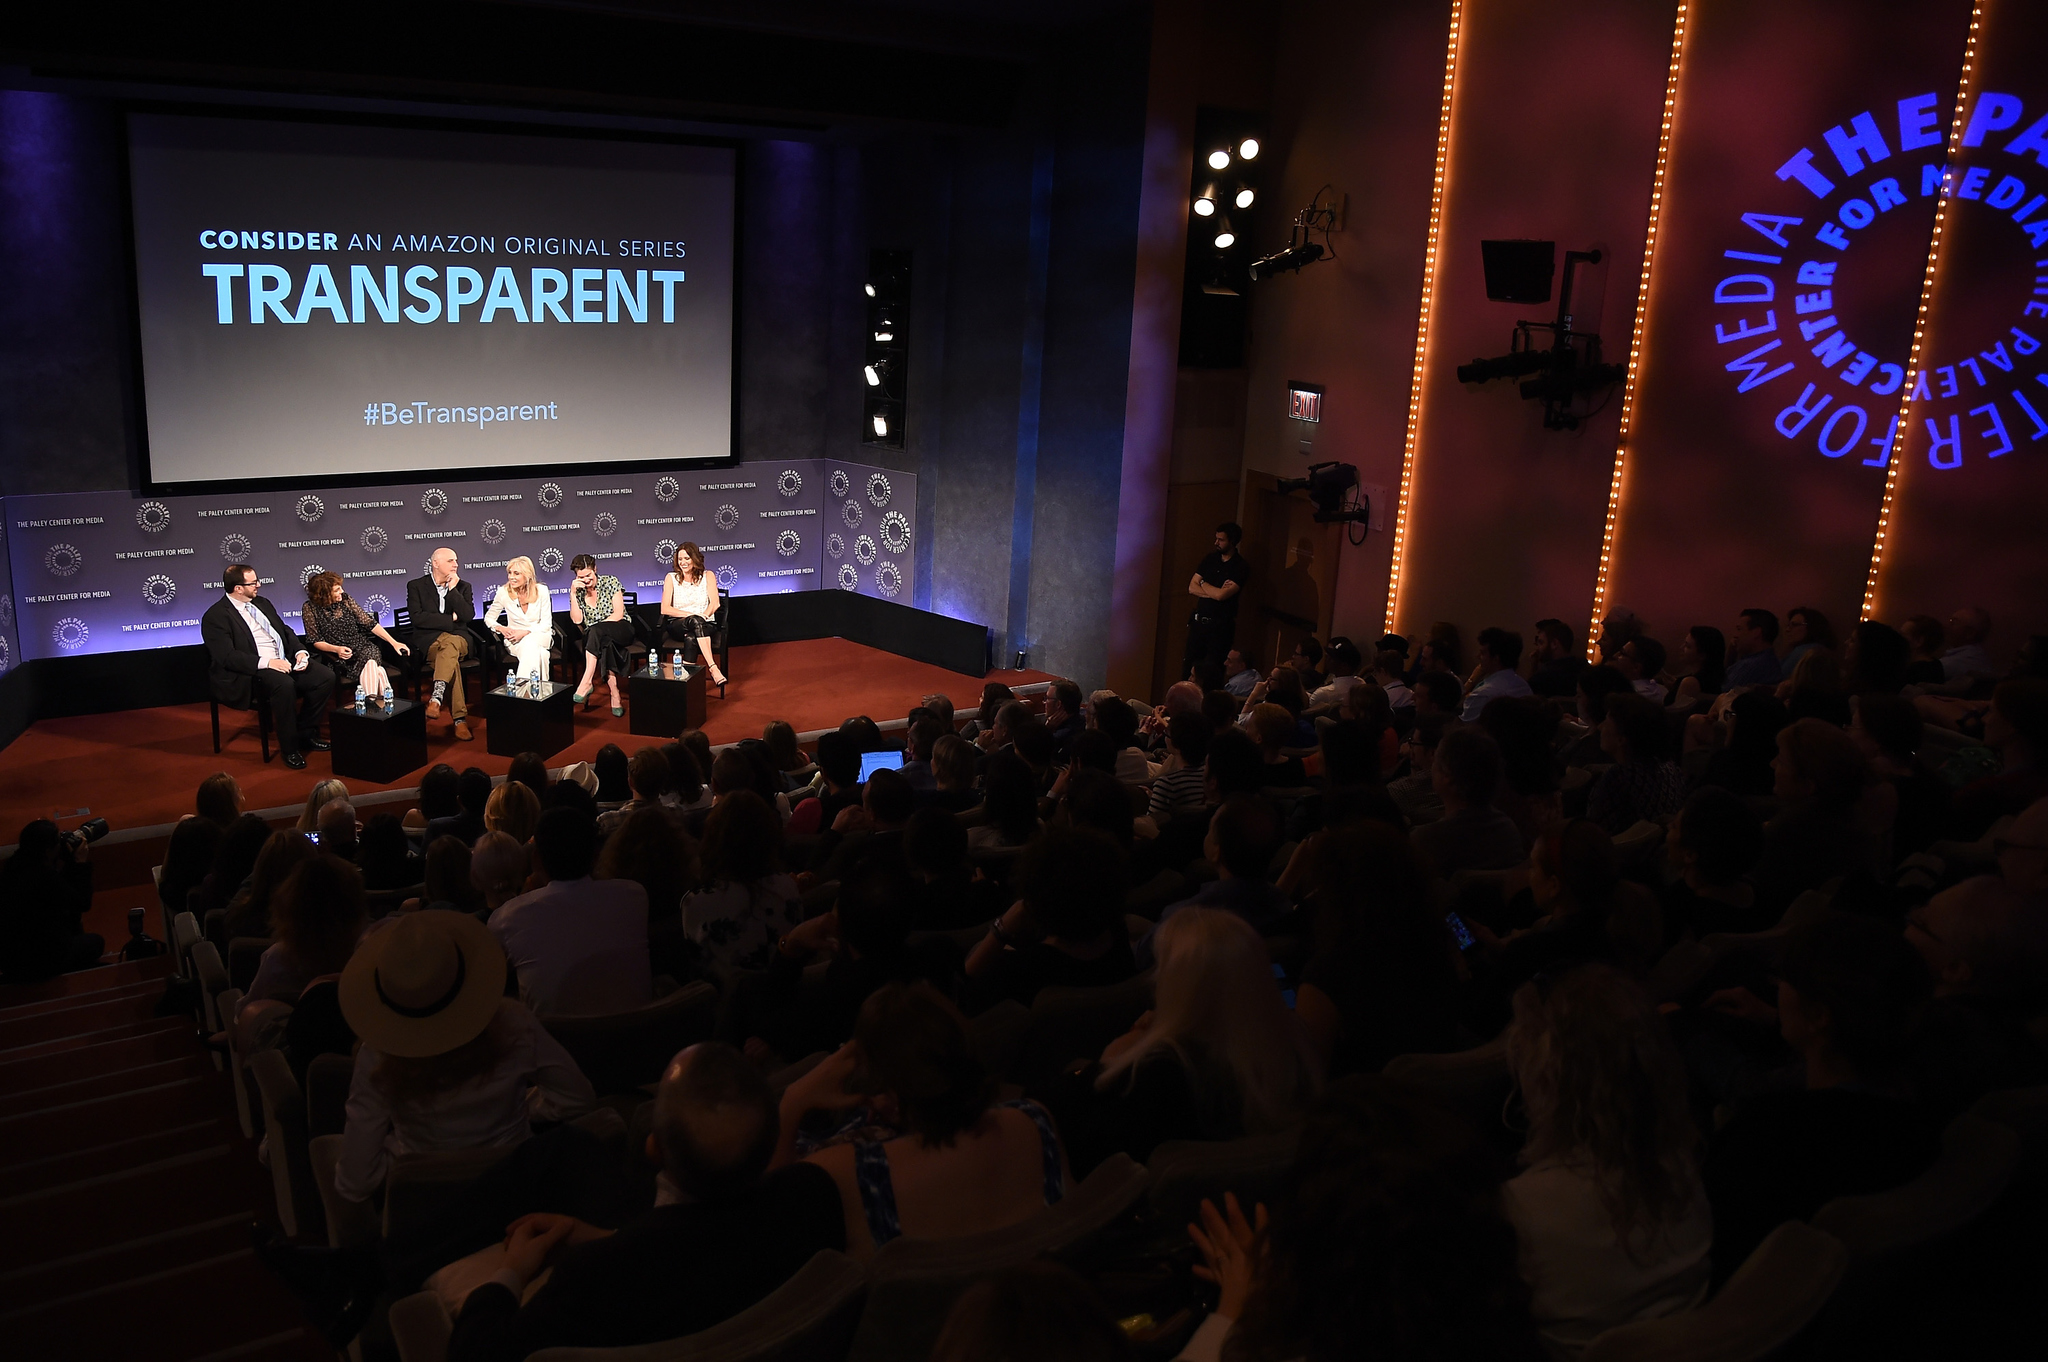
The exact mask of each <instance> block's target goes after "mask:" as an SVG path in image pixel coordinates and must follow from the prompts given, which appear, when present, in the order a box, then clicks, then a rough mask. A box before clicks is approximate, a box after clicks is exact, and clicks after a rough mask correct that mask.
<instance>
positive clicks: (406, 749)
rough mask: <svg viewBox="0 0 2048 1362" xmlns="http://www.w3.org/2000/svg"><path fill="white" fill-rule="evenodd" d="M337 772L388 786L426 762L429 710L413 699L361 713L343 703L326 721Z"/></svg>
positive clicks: (396, 701) (398, 701)
mask: <svg viewBox="0 0 2048 1362" xmlns="http://www.w3.org/2000/svg"><path fill="white" fill-rule="evenodd" d="M327 731H328V740H329V741H330V742H332V743H333V744H334V751H333V753H332V756H333V759H334V774H336V775H338V776H353V777H355V778H356V779H357V780H369V781H374V782H376V783H377V784H379V785H389V784H390V783H391V782H392V781H394V780H397V779H398V778H399V777H400V776H403V775H405V774H407V773H408V772H411V771H417V770H419V769H420V768H421V767H422V766H425V765H426V764H427V710H426V706H424V705H421V704H418V703H416V702H414V701H412V700H393V701H392V702H391V708H390V709H368V710H365V711H364V712H363V713H361V714H358V713H356V712H355V710H353V709H351V708H348V707H346V706H344V707H343V708H341V709H337V710H335V711H334V713H333V714H332V715H330V716H329V718H328V720H327Z"/></svg>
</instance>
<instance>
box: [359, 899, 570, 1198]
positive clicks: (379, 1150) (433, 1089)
mask: <svg viewBox="0 0 2048 1362" xmlns="http://www.w3.org/2000/svg"><path fill="white" fill-rule="evenodd" d="M507 968H508V966H507V965H506V962H505V953H504V951H503V950H501V949H500V948H499V946H498V943H497V942H496V940H494V939H493V938H492V935H491V933H490V931H489V930H488V929H487V928H486V927H485V926H484V925H483V924H482V923H480V922H478V921H477V920H476V919H475V918H473V917H470V916H468V915H467V914H465V913H439V912H421V913H407V914H406V915H404V916H403V917H400V918H399V919H398V920H397V921H396V922H394V923H393V924H392V925H391V926H390V927H388V928H386V929H385V930H383V931H381V932H374V933H372V934H371V935H370V936H369V937H367V938H366V939H365V940H364V941H363V943H362V945H361V946H360V947H359V948H358V949H357V951H356V953H355V955H354V956H352V957H351V958H350V959H349V962H348V967H347V968H346V969H345V970H344V971H343V972H342V977H341V1011H342V1015H343V1016H344V1017H345V1018H346V1019H347V1021H348V1024H349V1026H350V1027H351V1028H353V1029H354V1031H355V1033H356V1035H358V1036H360V1037H361V1038H362V1045H361V1046H360V1047H359V1048H358V1049H357V1050H356V1058H355V1076H354V1078H353V1080H352V1081H351V1082H350V1084H349V1093H348V1108H347V1111H348V1115H347V1121H346V1124H345V1125H344V1127H343V1130H342V1151H341V1158H340V1161H339V1163H338V1164H337V1165H336V1167H335V1170H334V1187H335V1191H336V1192H337V1193H338V1194H339V1195H340V1196H342V1197H343V1198H344V1199H346V1200H349V1201H367V1200H369V1199H370V1197H371V1196H372V1195H374V1194H375V1193H376V1191H377V1189H378V1188H379V1187H380V1186H382V1185H383V1182H384V1174H385V1172H386V1170H387V1169H388V1168H389V1167H390V1166H391V1160H392V1158H393V1157H395V1156H397V1155H399V1154H409V1153H423V1152H429V1151H436V1150H456V1149H491V1148H498V1147H503V1146H510V1145H518V1144H521V1143H523V1142H524V1141H525V1140H526V1139H527V1138H528V1137H529V1136H530V1135H531V1134H532V1125H531V1122H532V1121H533V1120H534V1119H537V1118H545V1119H554V1120H565V1119H567V1118H569V1117H572V1116H575V1115H577V1114H578V1113H580V1112H582V1111H583V1110H584V1109H586V1108H588V1107H589V1106H590V1105H591V1103H592V1102H593V1101H594V1100H595V1098H596V1095H595V1094H594V1093H593V1092H592V1091H591V1087H590V1081H589V1080H588V1079H586V1078H585V1077H584V1076H583V1073H582V1071H581V1070H580V1069H578V1068H577V1067H576V1061H575V1060H573V1059H571V1058H570V1057H569V1052H568V1051H566V1050H564V1049H563V1048H562V1046H561V1044H560V1042H558V1041H556V1040H555V1038H554V1037H552V1036H550V1035H549V1034H548V1033H547V1030H546V1029H545V1028H544V1027H542V1026H541V1024H540V1022H539V1021H538V1020H537V1019H536V1018H535V1017H534V1015H533V1013H532V1012H531V1011H529V1010H528V1009H527V1007H526V1005H525V1004H523V1003H521V1002H519V1001H517V1000H516V999H512V998H507V997H505V996H504V995H505V974H506V970H507Z"/></svg>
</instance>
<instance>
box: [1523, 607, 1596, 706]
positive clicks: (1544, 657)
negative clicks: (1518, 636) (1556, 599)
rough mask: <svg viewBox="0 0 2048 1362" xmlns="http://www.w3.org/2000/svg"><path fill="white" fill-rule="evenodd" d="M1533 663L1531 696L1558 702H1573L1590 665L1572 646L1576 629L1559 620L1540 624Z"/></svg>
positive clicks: (1537, 625)
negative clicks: (1580, 679)
mask: <svg viewBox="0 0 2048 1362" xmlns="http://www.w3.org/2000/svg"><path fill="white" fill-rule="evenodd" d="M1530 660H1531V662H1532V664H1533V665H1532V666H1531V668H1530V670H1529V691H1530V693H1531V694H1533V695H1541V696H1544V697H1546V698H1551V699H1558V700H1569V699H1571V698H1572V696H1573V694H1575V693H1576V692H1577V690H1578V688H1579V677H1580V676H1581V675H1582V674H1584V672H1585V670H1586V668H1587V666H1588V665H1589V664H1588V663H1587V661H1586V659H1585V658H1584V657H1583V656H1581V655H1580V654H1579V651H1578V650H1577V649H1576V648H1574V647H1573V646H1572V627H1571V626H1570V625H1569V624H1566V623H1565V622H1564V621H1563V620H1559V619H1547V620H1537V621H1536V639H1535V643H1534V645H1533V651H1532V653H1531V655H1530Z"/></svg>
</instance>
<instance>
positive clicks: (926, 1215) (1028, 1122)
mask: <svg viewBox="0 0 2048 1362" xmlns="http://www.w3.org/2000/svg"><path fill="white" fill-rule="evenodd" d="M855 1080H858V1082H859V1085H860V1088H861V1090H860V1091H852V1090H850V1089H849V1086H848V1085H849V1083H850V1082H852V1081H855ZM995 1095H996V1082H995V1078H994V1076H993V1075H992V1074H990V1073H988V1072H987V1071H986V1070H985V1069H984V1068H983V1067H982V1065H981V1061H980V1060H979V1059H978V1058H976V1056H975V1053H974V1040H973V1037H972V1036H971V1035H970V1034H969V1032H968V1029H967V1022H966V1019H965V1018H963V1017H962V1016H961V1015H960V1014H959V1012H958V1011H956V1010H955V1009H954V1007H953V1005H952V1004H951V1003H949V1002H948V1001H946V998H945V996H944V995H943V994H941V993H940V992H939V991H938V990H937V989H934V988H933V987H932V986H931V985H929V984H914V985H910V986H908V987H906V986H904V985H902V984H889V985H887V986H886V987H884V988H882V989H881V990H880V991H878V992H877V993H875V994H874V996H873V997H871V998H869V999H868V1000H867V1002H866V1003H864V1004H863V1005H862V1006H861V1010H860V1019H859V1021H858V1022H857V1023H856V1024H855V1026H854V1034H853V1039H852V1040H851V1041H849V1042H848V1043H847V1044H846V1045H845V1046H843V1047H841V1048H840V1049H839V1051H838V1052H837V1053H835V1054H834V1055H832V1057H831V1058H829V1059H827V1060H826V1061H825V1062H824V1063H822V1064H820V1065H818V1066H817V1067H816V1068H814V1069H812V1070H811V1071H810V1072H809V1073H807V1074H805V1075H804V1076H803V1077H802V1078H799V1079H798V1080H797V1081H796V1082H794V1083H792V1084H790V1086H789V1089H788V1090H787V1091H786V1092H785V1093H784V1094H783V1096H782V1108H781V1122H780V1125H781V1132H782V1137H781V1145H780V1147H779V1149H778V1150H777V1153H776V1158H775V1165H776V1166H778V1167H780V1166H782V1165H784V1164H788V1163H790V1162H793V1161H794V1160H795V1158H796V1157H797V1146H796V1136H797V1128H798V1126H799V1125H800V1124H801V1123H802V1121H803V1118H804V1116H805V1115H806V1114H807V1113H808V1112H810V1111H813V1110H819V1109H823V1110H828V1111H829V1110H845V1109H847V1108H852V1107H858V1106H862V1105H873V1106H878V1107H882V1108H884V1109H886V1110H891V1111H893V1114H894V1126H895V1128H896V1129H897V1130H899V1131H901V1132H902V1133H900V1134H898V1135H895V1136H894V1137H893V1138H888V1139H882V1140H867V1139H860V1138H855V1139H853V1140H850V1141H847V1142H843V1143H837V1144H832V1145H828V1146H826V1147H825V1148H823V1149H820V1150H819V1151H818V1152H817V1153H815V1154H812V1155H811V1156H810V1158H809V1162H811V1163H814V1164H816V1165H817V1166H818V1167H820V1168H823V1169H824V1170H825V1171H826V1172H827V1173H830V1174H831V1175H832V1180H833V1182H835V1183H837V1184H838V1186H839V1195H840V1204H841V1205H842V1206H843V1207H844V1211H845V1217H846V1244H847V1250H848V1252H850V1253H853V1254H855V1255H856V1256H860V1257H870V1256H872V1255H873V1253H874V1251H875V1250H876V1249H879V1248H881V1247H882V1246H883V1245H884V1244H887V1243H888V1242H890V1241H891V1240H893V1239H896V1238H899V1237H903V1236H908V1237H910V1238H912V1239H954V1238H959V1237H960V1236H962V1235H969V1234H980V1233H983V1232H985V1231H988V1230H997V1229H1002V1228H1003V1227H1005V1226H1007V1225H1015V1224H1020V1223H1022V1222H1023V1221H1026V1220H1029V1219H1031V1218H1032V1217H1033V1216H1035V1215H1037V1214H1038V1213H1039V1212H1041V1211H1043V1210H1044V1209H1045V1208H1046V1207H1048V1206H1051V1205H1054V1204H1056V1203H1057V1202H1059V1201H1060V1199H1061V1198H1062V1197H1064V1196H1065V1195H1066V1191H1067V1159H1066V1151H1065V1150H1064V1149H1062V1148H1061V1146H1060V1140H1059V1135H1058V1134H1057V1132H1055V1130H1054V1129H1053V1124H1052V1119H1051V1118H1050V1117H1049V1116H1047V1115H1046V1114H1045V1110H1044V1108H1042V1107H1040V1106H1039V1105H1038V1104H1037V1103H1035V1102H1028V1101H1027V1102H1004V1103H997V1102H996V1101H995V1100H994V1099H995Z"/></svg>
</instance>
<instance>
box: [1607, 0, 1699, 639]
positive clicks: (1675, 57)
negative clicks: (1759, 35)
mask: <svg viewBox="0 0 2048 1362" xmlns="http://www.w3.org/2000/svg"><path fill="white" fill-rule="evenodd" d="M1691 17H1692V5H1691V4H1690V3H1688V0H1679V4H1678V14H1677V17H1676V18H1675V19H1673V21H1672V26H1671V62H1670V65H1669V66H1668V67H1667V68H1666V70H1665V73H1664V121H1663V125H1662V126H1661V127H1660V128H1659V129H1658V131H1657V171H1656V174H1655V175H1653V176H1652V177H1651V179H1650V225H1649V229H1648V231H1647V232H1646V233H1645V235H1644V237H1643V268H1642V273H1641V274H1639V275H1638V276H1637V277H1636V320H1635V327H1634V329H1633V330H1632V331H1631V332H1630V333H1629V340H1628V378H1627V379H1626V380H1625V381H1624V384H1623V387H1622V390H1621V423H1620V426H1619V428H1618V429H1617V430H1616V431H1615V436H1614V468H1613V471H1612V472H1611V473H1609V474H1608V478H1607V525H1606V528H1605V529H1604V530H1602V531H1601V534H1600V575H1599V576H1598V577H1597V578H1596V579H1595V580H1594V584H1593V618H1592V620H1591V622H1590V623H1588V624H1587V626H1586V658H1587V660H1588V661H1591V662H1597V661H1599V660H1600V658H1599V641H1600V621H1601V620H1603V619H1605V618H1607V606H1608V590H1609V587H1610V586H1611V584H1612V583H1613V580H1614V579H1613V576H1612V572H1613V567H1614V535H1615V531H1616V529H1617V528H1618V527H1619V526H1620V524H1621V485H1622V476H1623V474H1624V473H1625V472H1626V471H1627V467H1628V442H1629V436H1630V435H1631V434H1632V433H1633V432H1634V430H1635V415H1636V385H1637V383H1638V382H1639V381H1640V379H1641V377H1642V371H1643V368H1642V366H1643V336H1644V334H1645V333H1646V332H1647V331H1648V330H1649V314H1650V270H1651V267H1652V266H1653V265H1655V263H1656V260H1657V232H1658V229H1659V228H1660V227H1661V226H1662V225H1663V221H1664V173H1665V169H1666V167H1667V166H1668V165H1669V164H1670V160H1671V127H1672V124H1673V122H1674V121H1675V112H1676V110H1677V107H1678V76H1679V72H1680V70H1682V69H1683V67H1684V65H1685V34H1686V30H1687V27H1688V26H1689V23H1690V21H1691Z"/></svg>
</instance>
